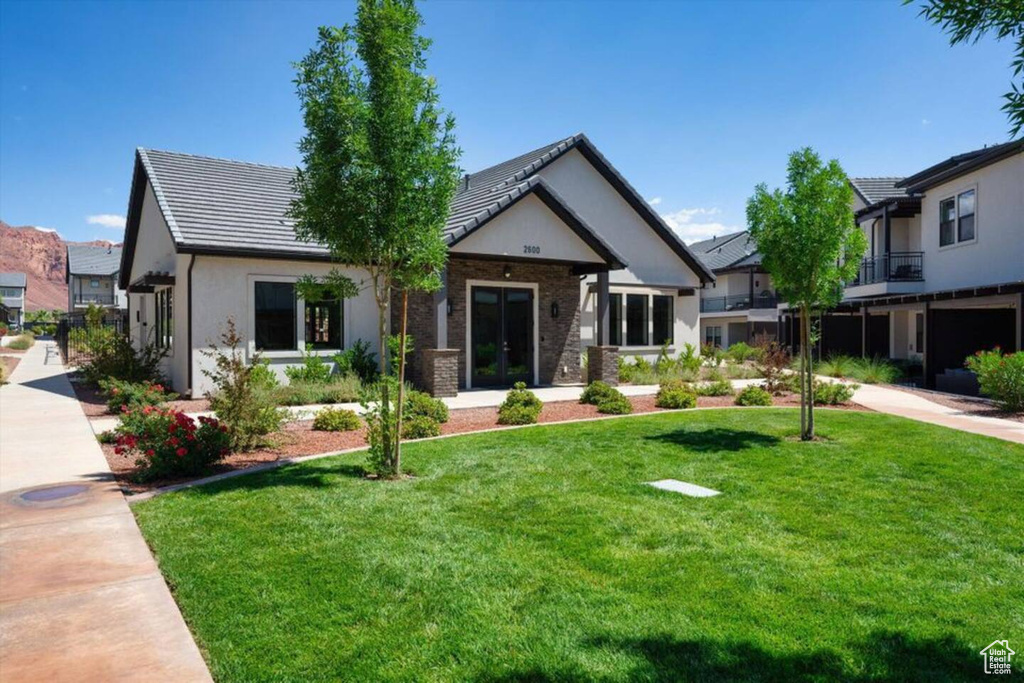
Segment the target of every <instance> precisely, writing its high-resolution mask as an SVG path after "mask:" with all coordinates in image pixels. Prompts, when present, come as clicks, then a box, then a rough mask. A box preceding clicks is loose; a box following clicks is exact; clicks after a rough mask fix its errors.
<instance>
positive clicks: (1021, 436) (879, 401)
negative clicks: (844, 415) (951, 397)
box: [823, 378, 1024, 444]
mask: <svg viewBox="0 0 1024 683" xmlns="http://www.w3.org/2000/svg"><path fill="white" fill-rule="evenodd" d="M823 379H827V378H823ZM853 401H854V402H855V403H859V404H860V405H862V406H864V407H865V408H870V409H871V410H875V411H878V412H880V413H888V414H890V415H898V416H900V417H906V418H909V419H911V420H917V421H918V422H927V423H929V424H934V425H940V426H942V427H949V428H951V429H959V430H960V431H962V432H971V433H972V434H982V435H984V436H992V437H995V438H997V439H1003V440H1004V441H1013V442H1015V443H1022V444H1024V422H1015V421H1014V420H1003V419H1000V418H996V417H983V416H980V415H971V414H970V413H965V412H963V411H962V410H957V409H956V408H947V407H946V406H943V405H939V404H938V403H933V402H932V401H929V400H928V399H926V398H922V397H920V396H917V395H915V394H911V393H908V392H906V391H897V390H895V389H888V388H886V387H882V386H878V385H875V384H863V385H861V387H860V388H859V389H857V391H856V393H855V394H854V395H853Z"/></svg>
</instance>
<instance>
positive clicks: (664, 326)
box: [652, 296, 674, 346]
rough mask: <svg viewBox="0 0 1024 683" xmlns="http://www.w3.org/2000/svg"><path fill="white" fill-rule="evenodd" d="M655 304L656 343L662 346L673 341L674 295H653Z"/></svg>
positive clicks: (653, 307)
mask: <svg viewBox="0 0 1024 683" xmlns="http://www.w3.org/2000/svg"><path fill="white" fill-rule="evenodd" d="M652 298H653V301H654V305H653V306H652V309H653V315H654V345H655V346H661V345H662V344H671V343H672V323H673V321H674V316H673V315H672V297H670V296H654V297H652Z"/></svg>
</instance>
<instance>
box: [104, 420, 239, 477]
mask: <svg viewBox="0 0 1024 683" xmlns="http://www.w3.org/2000/svg"><path fill="white" fill-rule="evenodd" d="M115 431H116V433H117V440H116V443H117V446H116V447H115V448H114V452H115V453H118V454H120V453H129V454H134V455H136V456H137V457H136V460H135V464H136V465H138V466H139V468H140V471H139V473H138V474H137V475H136V478H137V479H138V480H139V481H149V480H152V479H159V478H162V477H171V476H193V475H197V474H203V473H204V472H205V471H206V470H208V469H209V467H210V465H212V464H213V463H215V462H216V461H217V460H219V459H220V458H221V457H223V456H224V455H225V454H226V453H227V452H228V451H229V448H230V445H231V437H230V436H229V435H228V433H227V432H228V430H227V427H225V426H224V425H222V424H220V423H219V422H218V421H217V420H215V419H213V418H212V417H200V418H199V422H198V424H197V423H196V421H195V420H193V419H192V418H191V417H189V416H187V415H185V413H182V412H179V411H176V410H162V409H160V408H154V407H153V406H145V407H143V408H140V409H137V410H129V411H128V412H126V413H123V414H122V415H121V422H120V424H119V425H118V426H117V429H116V430H115Z"/></svg>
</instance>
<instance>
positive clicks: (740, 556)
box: [134, 409, 1024, 681]
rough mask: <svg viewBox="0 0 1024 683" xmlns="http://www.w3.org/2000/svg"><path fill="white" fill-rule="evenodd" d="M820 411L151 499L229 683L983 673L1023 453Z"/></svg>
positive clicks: (1008, 609) (287, 472)
mask: <svg viewBox="0 0 1024 683" xmlns="http://www.w3.org/2000/svg"><path fill="white" fill-rule="evenodd" d="M817 416H818V417H817V419H818V426H819V433H820V434H821V435H822V436H824V437H826V438H825V440H823V441H821V442H817V443H799V442H797V441H795V440H794V438H793V437H794V435H795V434H796V430H797V421H798V419H799V417H798V413H797V412H796V411H795V410H786V409H750V410H738V409H734V410H722V411H694V412H691V413H682V414H679V413H677V414H663V415H653V416H645V417H635V418H627V419H619V420H611V421H603V422H591V423H581V424H570V425H558V426H545V427H538V428H529V429H525V430H517V431H513V432H505V433H491V434H480V435H472V436H464V437H458V438H455V439H443V440H438V441H432V442H421V443H418V444H411V445H408V446H407V447H406V448H405V449H404V453H405V457H406V462H407V463H408V467H409V468H410V469H411V470H413V471H414V472H415V473H416V475H417V476H416V477H415V478H414V479H411V480H407V481H401V482H374V481H368V480H366V479H363V478H361V477H360V476H359V473H360V471H361V463H362V460H363V455H361V454H356V455H351V456H343V457H338V458H330V459H326V460H320V461H316V462H311V463H307V464H304V465H301V466H291V467H288V468H285V469H281V470H277V471H273V472H269V473H264V474H259V475H252V476H245V477H240V478H237V479H234V480H229V481H226V482H223V483H221V484H219V485H216V486H210V487H204V488H200V489H194V490H191V491H186V492H182V493H177V494H172V495H167V496H163V497H160V498H157V499H155V500H153V501H149V502H146V503H142V504H139V505H137V506H136V507H135V508H134V509H135V511H136V514H137V516H138V519H139V523H140V525H141V526H142V529H143V532H144V533H145V535H146V538H147V539H148V540H149V542H150V544H151V545H152V547H153V548H154V550H155V551H156V553H157V556H158V558H159V561H160V564H161V567H162V569H163V571H164V573H165V575H166V577H167V578H168V580H169V582H170V583H171V585H172V587H173V588H174V590H175V593H176V597H177V599H178V602H179V604H180V605H181V607H182V610H183V612H184V614H185V617H186V619H187V620H188V622H189V624H190V625H191V627H192V629H193V632H194V633H195V635H196V637H197V640H198V642H199V643H200V646H201V647H202V648H203V649H204V651H205V652H206V653H207V657H208V661H209V662H210V665H211V669H212V671H213V674H214V677H215V678H216V679H217V680H219V681H269V680H275V681H279V680H289V681H291V680H296V681H297V680H303V681H326V680H360V681H362V680H403V681H412V680H437V681H467V680H470V681H472V680H480V681H526V680H530V681H547V680H600V681H633V680H641V681H676V680H721V679H726V680H730V679H741V680H786V681H791V680H835V679H847V680H849V679H853V680H862V681H867V680H871V681H874V680H893V679H902V680H908V679H910V680H914V679H916V680H929V681H932V680H945V679H953V680H956V679H968V678H976V677H979V676H980V674H981V657H980V656H979V655H978V654H977V653H978V651H979V650H981V648H983V647H984V646H985V645H988V643H990V642H991V641H992V640H995V639H996V638H1000V639H1001V638H1009V639H1011V641H1012V639H1013V638H1014V637H1017V638H1020V635H1021V634H1022V633H1024V581H1022V579H1021V577H1022V576H1024V562H1022V558H1024V448H1022V447H1020V446H1016V445H1012V444H1008V443H1004V442H1001V441H996V440H994V439H987V438H983V437H977V436H973V435H969V434H963V433H959V432H954V431H950V430H945V429H941V428H937V427H932V426H928V425H924V424H919V423H914V422H909V421H905V420H901V419H899V418H893V417H888V416H883V415H877V414H871V413H850V412H846V413H844V412H837V411H826V410H822V411H819V412H818V413H817ZM663 478H676V479H681V480H683V481H688V482H693V483H696V484H699V485H701V486H706V487H709V488H713V489H717V490H719V491H722V495H720V496H717V497H714V498H703V499H697V498H687V497H684V496H680V495H679V494H674V493H670V492H665V491H659V490H656V489H653V488H651V487H648V486H645V485H644V484H643V482H647V481H651V480H655V479H663ZM1012 644H1013V643H1012V642H1011V645H1012ZM1017 649H1018V651H1019V648H1017Z"/></svg>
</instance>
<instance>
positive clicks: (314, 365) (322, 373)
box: [284, 344, 331, 384]
mask: <svg viewBox="0 0 1024 683" xmlns="http://www.w3.org/2000/svg"><path fill="white" fill-rule="evenodd" d="M284 374H285V375H286V376H287V377H288V381H290V382H302V383H304V384H327V383H328V382H330V381H331V366H330V365H328V364H327V361H325V360H324V359H323V357H322V356H320V355H319V354H318V353H317V352H316V351H314V350H313V345H312V344H306V350H305V351H303V353H302V365H292V366H289V367H287V368H285V369H284Z"/></svg>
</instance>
